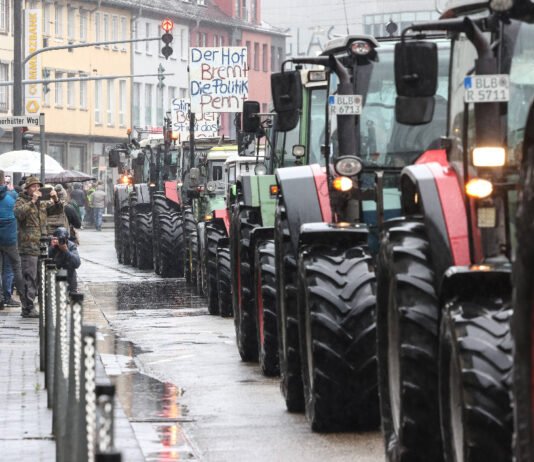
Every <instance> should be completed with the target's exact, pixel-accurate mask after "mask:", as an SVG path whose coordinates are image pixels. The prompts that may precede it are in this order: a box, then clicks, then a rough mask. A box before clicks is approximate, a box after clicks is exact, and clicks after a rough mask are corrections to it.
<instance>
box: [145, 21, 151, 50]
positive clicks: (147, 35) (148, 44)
mask: <svg viewBox="0 0 534 462" xmlns="http://www.w3.org/2000/svg"><path fill="white" fill-rule="evenodd" d="M149 37H150V23H149V22H147V23H145V38H149ZM145 52H146V54H147V55H150V54H151V53H150V42H149V41H148V40H147V41H146V42H145Z"/></svg>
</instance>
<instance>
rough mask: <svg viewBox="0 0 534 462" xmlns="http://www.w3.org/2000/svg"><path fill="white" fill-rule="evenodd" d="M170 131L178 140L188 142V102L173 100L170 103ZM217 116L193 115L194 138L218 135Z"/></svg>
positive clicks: (209, 113)
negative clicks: (176, 134) (176, 135)
mask: <svg viewBox="0 0 534 462" xmlns="http://www.w3.org/2000/svg"><path fill="white" fill-rule="evenodd" d="M171 113H172V131H173V132H174V133H178V139H179V140H180V141H181V142H183V141H189V138H190V136H189V125H190V117H189V101H188V100H186V99H183V98H174V99H173V100H172V103H171ZM218 119H219V116H218V115H217V114H216V113H213V112H205V113H197V114H195V138H215V137H216V136H218V134H219V120H218Z"/></svg>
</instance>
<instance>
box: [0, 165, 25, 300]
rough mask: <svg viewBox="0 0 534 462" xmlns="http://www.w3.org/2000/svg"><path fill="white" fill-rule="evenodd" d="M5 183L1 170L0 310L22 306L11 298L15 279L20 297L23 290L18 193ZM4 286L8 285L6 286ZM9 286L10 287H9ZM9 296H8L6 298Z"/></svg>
mask: <svg viewBox="0 0 534 462" xmlns="http://www.w3.org/2000/svg"><path fill="white" fill-rule="evenodd" d="M3 183H4V172H3V171H1V170H0V274H1V275H2V278H1V280H0V285H2V297H1V298H0V309H3V308H4V305H7V306H20V305H19V304H18V303H16V302H15V301H14V300H13V299H12V298H11V284H12V280H13V279H15V284H16V286H17V290H18V292H19V295H20V293H21V290H22V288H23V285H24V284H23V280H22V273H21V263H20V257H19V252H18V249H17V220H16V218H15V214H14V207H15V201H16V200H17V193H16V192H14V191H9V190H8V187H7V186H6V185H5V184H3ZM4 262H6V263H7V262H9V263H10V265H11V266H10V268H9V269H8V268H4ZM4 284H6V285H5V286H4ZM8 284H9V287H7V285H8ZM6 295H8V296H6Z"/></svg>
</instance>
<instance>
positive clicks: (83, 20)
mask: <svg viewBox="0 0 534 462" xmlns="http://www.w3.org/2000/svg"><path fill="white" fill-rule="evenodd" d="M87 15H88V13H87V10H80V42H85V41H86V40H87V24H88V21H87Z"/></svg>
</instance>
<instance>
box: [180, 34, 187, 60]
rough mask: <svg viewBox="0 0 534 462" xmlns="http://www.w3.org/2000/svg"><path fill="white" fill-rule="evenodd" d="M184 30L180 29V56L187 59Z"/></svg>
mask: <svg viewBox="0 0 534 462" xmlns="http://www.w3.org/2000/svg"><path fill="white" fill-rule="evenodd" d="M185 47H186V40H185V30H184V29H180V58H182V59H184V60H187V51H186V48H185Z"/></svg>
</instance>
